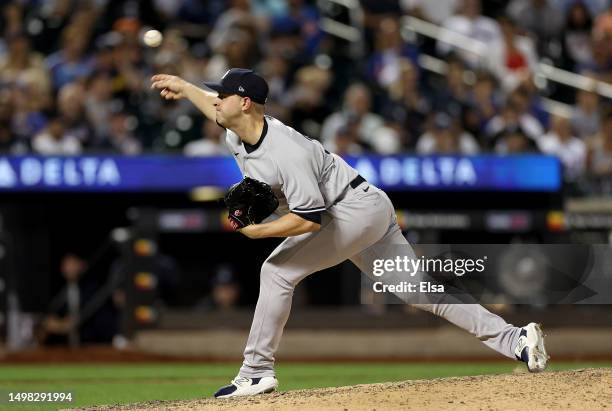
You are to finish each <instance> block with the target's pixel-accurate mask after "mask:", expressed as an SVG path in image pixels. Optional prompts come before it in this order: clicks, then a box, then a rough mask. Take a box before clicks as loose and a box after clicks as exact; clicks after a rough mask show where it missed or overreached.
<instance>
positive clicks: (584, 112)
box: [571, 83, 600, 139]
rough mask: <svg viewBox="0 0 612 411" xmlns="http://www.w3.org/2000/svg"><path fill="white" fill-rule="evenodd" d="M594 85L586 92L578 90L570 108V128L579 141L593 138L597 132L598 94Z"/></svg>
mask: <svg viewBox="0 0 612 411" xmlns="http://www.w3.org/2000/svg"><path fill="white" fill-rule="evenodd" d="M595 87H596V85H595V83H592V84H591V87H589V88H588V89H587V90H583V89H578V91H577V92H576V105H575V106H574V107H573V108H572V119H571V121H572V126H573V127H574V130H576V134H577V136H578V137H580V138H581V139H585V138H587V137H590V136H593V135H594V134H595V133H597V131H599V125H600V112H599V104H600V98H599V94H597V92H596V91H595Z"/></svg>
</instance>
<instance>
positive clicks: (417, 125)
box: [381, 58, 432, 148]
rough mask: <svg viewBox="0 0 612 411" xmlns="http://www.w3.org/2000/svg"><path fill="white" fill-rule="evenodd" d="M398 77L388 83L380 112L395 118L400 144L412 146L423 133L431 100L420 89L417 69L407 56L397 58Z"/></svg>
mask: <svg viewBox="0 0 612 411" xmlns="http://www.w3.org/2000/svg"><path fill="white" fill-rule="evenodd" d="M399 69H400V73H399V77H398V78H397V80H396V81H395V82H393V83H391V84H389V85H388V87H387V90H386V95H387V96H388V97H387V98H386V100H385V101H384V102H383V104H382V110H381V112H383V113H386V114H387V115H388V116H390V117H391V118H393V119H395V120H396V121H397V122H398V123H399V124H398V125H399V127H400V129H401V130H403V137H402V139H401V140H402V144H403V145H405V146H408V147H411V148H413V147H414V145H415V144H416V140H417V138H418V137H419V136H420V135H421V134H422V133H423V131H424V130H423V129H424V125H425V120H426V117H427V114H428V113H429V112H430V111H431V106H432V104H431V102H430V101H429V98H428V97H426V96H425V93H424V92H423V90H422V89H421V86H420V84H421V81H419V74H420V73H419V71H418V70H417V68H416V67H415V66H414V64H413V63H412V61H410V60H409V59H407V58H401V59H400V60H399Z"/></svg>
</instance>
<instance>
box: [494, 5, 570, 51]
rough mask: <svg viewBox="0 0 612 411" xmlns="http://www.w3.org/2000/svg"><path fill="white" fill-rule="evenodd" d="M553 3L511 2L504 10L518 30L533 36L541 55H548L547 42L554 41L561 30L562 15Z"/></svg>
mask: <svg viewBox="0 0 612 411" xmlns="http://www.w3.org/2000/svg"><path fill="white" fill-rule="evenodd" d="M554 1H556V0H512V1H511V2H510V4H509V5H508V8H507V10H506V13H507V15H508V16H509V17H510V18H511V19H513V20H514V21H515V22H516V23H517V24H518V25H519V27H520V28H522V29H523V30H526V31H527V32H529V33H531V34H533V35H534V37H535V39H536V40H537V50H538V52H539V53H540V54H542V55H548V48H547V46H548V42H550V41H551V40H553V39H556V38H557V37H558V36H559V34H560V33H561V30H562V29H563V13H562V11H561V9H560V8H559V7H558V6H556V5H555V4H554Z"/></svg>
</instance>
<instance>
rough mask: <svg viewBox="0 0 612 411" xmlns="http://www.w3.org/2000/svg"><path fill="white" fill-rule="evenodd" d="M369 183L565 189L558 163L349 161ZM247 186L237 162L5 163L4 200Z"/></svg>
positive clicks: (87, 159)
mask: <svg viewBox="0 0 612 411" xmlns="http://www.w3.org/2000/svg"><path fill="white" fill-rule="evenodd" d="M346 160H347V162H348V163H349V164H350V165H352V166H353V167H355V168H356V169H357V170H358V171H359V173H361V175H363V176H364V177H365V178H366V179H367V180H368V181H369V182H371V183H372V184H376V185H377V186H378V187H380V188H382V189H383V190H388V191H424V190H425V191H434V190H435V191H479V190H482V191H484V190H492V191H540V192H555V191H558V190H559V189H560V187H561V181H562V170H561V165H560V163H559V161H558V160H557V159H556V158H554V157H549V156H539V155H525V156H505V157H499V156H473V157H462V156H428V157H419V156H359V157H347V158H346ZM240 179H241V175H240V171H239V169H238V167H237V166H236V164H235V162H234V159H233V158H231V157H206V158H187V157H182V156H154V155H151V156H149V155H147V156H137V157H124V156H123V157H122V156H78V157H41V156H5V157H3V156H0V192H47V191H48V192H62V191H70V192H163V191H174V192H184V191H188V190H190V189H192V188H195V187H201V186H215V187H223V188H225V187H229V186H230V185H231V184H233V183H235V182H237V181H239V180H240Z"/></svg>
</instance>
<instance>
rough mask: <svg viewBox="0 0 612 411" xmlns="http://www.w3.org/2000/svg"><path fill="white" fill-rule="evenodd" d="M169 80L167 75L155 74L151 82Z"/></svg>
mask: <svg viewBox="0 0 612 411" xmlns="http://www.w3.org/2000/svg"><path fill="white" fill-rule="evenodd" d="M167 78H168V75H167V74H154V75H153V76H151V81H159V80H165V79H167Z"/></svg>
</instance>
